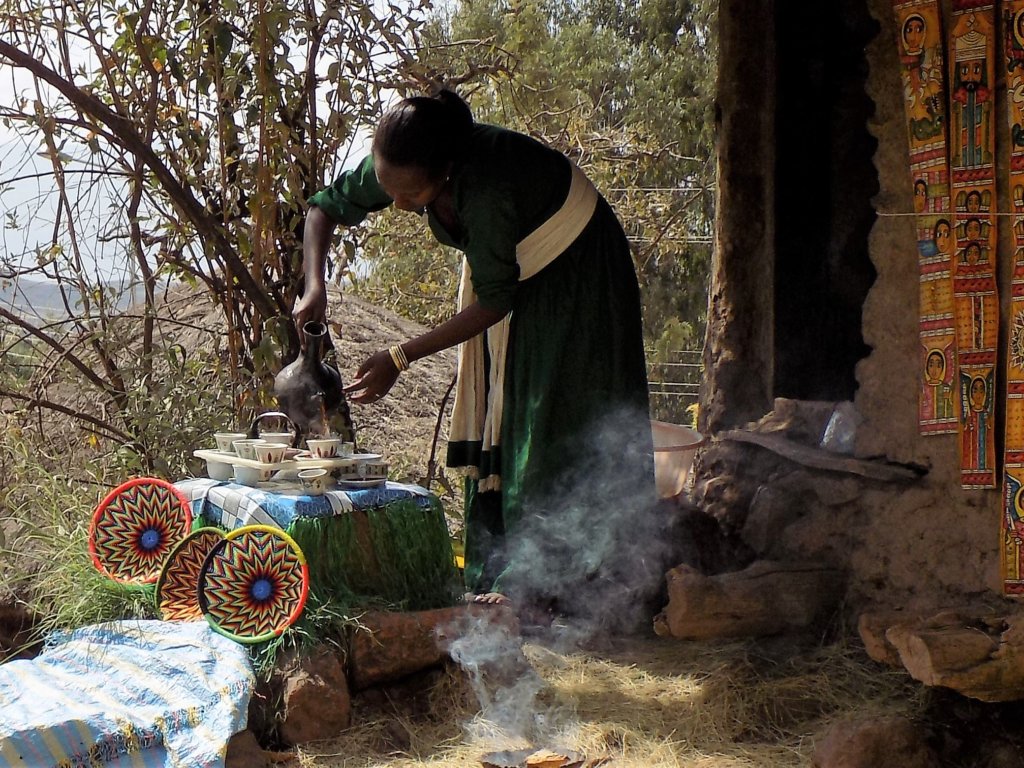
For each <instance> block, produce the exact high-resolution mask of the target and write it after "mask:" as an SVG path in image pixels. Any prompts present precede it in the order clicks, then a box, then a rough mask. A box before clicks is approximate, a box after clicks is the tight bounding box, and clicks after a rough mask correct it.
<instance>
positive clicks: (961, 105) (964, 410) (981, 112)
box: [948, 0, 999, 488]
mask: <svg viewBox="0 0 1024 768" xmlns="http://www.w3.org/2000/svg"><path fill="white" fill-rule="evenodd" d="M995 43H996V40H995V7H994V6H993V5H992V4H991V0H988V4H985V5H983V4H982V3H980V2H978V0H954V2H953V17H952V19H951V23H950V25H949V45H948V51H949V58H950V68H949V72H950V78H949V80H950V100H949V158H950V162H949V165H950V173H951V177H952V189H951V196H952V202H953V208H954V218H955V225H954V239H955V241H956V245H955V256H954V259H953V302H954V308H955V315H956V341H957V378H956V380H957V384H958V394H959V400H960V403H959V405H960V422H959V437H960V484H961V485H962V486H963V487H964V488H995V487H996V461H995V366H996V346H997V344H998V335H999V299H998V296H997V293H996V276H995V261H996V258H995V255H996V226H995V216H994V215H993V214H994V212H995V210H996V187H995V109H994V106H995V104H994V102H995V99H994V96H995V91H994V88H993V84H994V82H995V49H996V46H995Z"/></svg>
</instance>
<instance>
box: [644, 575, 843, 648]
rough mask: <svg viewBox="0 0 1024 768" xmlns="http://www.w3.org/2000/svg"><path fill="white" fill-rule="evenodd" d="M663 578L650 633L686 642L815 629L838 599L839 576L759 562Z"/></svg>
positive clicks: (841, 591)
mask: <svg viewBox="0 0 1024 768" xmlns="http://www.w3.org/2000/svg"><path fill="white" fill-rule="evenodd" d="M666 578H667V580H668V605H667V606H665V610H664V611H662V613H661V614H659V615H658V616H657V617H655V631H656V632H657V633H658V634H660V635H671V636H673V637H679V638H685V639H692V640H700V639H711V638H719V637H760V636H765V635H775V634H781V633H786V632H793V631H805V630H808V629H811V628H815V627H818V626H820V625H821V624H823V623H824V622H825V621H827V620H828V619H829V618H830V617H831V616H832V615H833V614H834V613H835V611H836V610H837V606H838V604H839V600H840V599H841V597H842V594H843V579H842V575H841V574H840V573H839V572H838V571H836V570H835V569H832V568H829V567H827V566H824V565H821V564H817V563H785V562H771V561H767V560H761V561H758V562H756V563H754V564H753V565H751V566H750V567H748V568H746V569H744V570H742V571H735V572H732V573H723V574H718V575H716V576H705V575H703V574H701V573H700V572H698V571H697V570H695V569H693V568H690V567H689V566H685V565H680V566H678V567H676V568H673V569H672V570H671V571H669V572H668V574H666Z"/></svg>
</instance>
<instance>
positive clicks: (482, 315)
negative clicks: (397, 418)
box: [345, 302, 507, 403]
mask: <svg viewBox="0 0 1024 768" xmlns="http://www.w3.org/2000/svg"><path fill="white" fill-rule="evenodd" d="M505 314H507V313H502V312H496V311H494V310H490V309H485V308H484V307H481V306H480V304H479V303H476V302H474V303H473V304H470V305H469V306H468V307H466V308H465V309H464V310H462V311H461V312H459V313H458V314H457V315H455V317H453V318H451V319H450V320H446V321H445V322H443V323H441V324H440V325H439V326H437V327H436V328H434V329H432V330H430V331H427V332H426V333H424V334H422V335H421V336H417V337H416V338H414V339H410V340H409V341H407V342H405V343H404V344H402V345H401V346H402V350H403V351H404V352H405V356H406V358H407V359H408V360H409V362H410V363H411V362H412V361H413V360H419V359H420V358H423V357H427V356H428V355H432V354H434V353H435V352H440V351H441V350H442V349H448V348H449V347H454V346H455V345H456V344H461V343H462V342H464V341H468V340H469V339H471V338H473V337H474V336H476V335H477V334H479V333H483V332H484V331H486V330H487V329H488V328H490V327H491V326H492V325H494V324H495V323H496V322H498V321H499V320H501V319H502V318H503V317H504V316H505ZM397 380H398V369H397V368H396V367H395V363H394V362H393V361H392V359H391V355H390V354H389V353H388V351H387V350H381V351H380V352H376V353H375V354H373V355H372V356H371V357H370V358H369V359H368V360H367V361H366V362H364V363H363V364H362V365H361V366H359V370H358V371H357V373H356V379H355V381H353V382H352V383H351V384H349V385H348V386H347V387H345V392H346V393H355V394H353V396H352V400H353V401H354V402H356V403H369V402H373V401H375V400H379V399H380V398H382V397H384V395H386V394H387V393H388V391H389V390H390V389H391V387H393V386H394V385H395V381H397Z"/></svg>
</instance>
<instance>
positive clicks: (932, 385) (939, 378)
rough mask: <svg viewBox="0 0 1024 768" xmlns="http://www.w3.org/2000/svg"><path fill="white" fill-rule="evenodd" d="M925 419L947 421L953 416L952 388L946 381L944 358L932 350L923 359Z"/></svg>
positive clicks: (940, 352) (938, 351)
mask: <svg viewBox="0 0 1024 768" xmlns="http://www.w3.org/2000/svg"><path fill="white" fill-rule="evenodd" d="M924 385H925V395H926V397H925V418H929V419H948V418H950V417H952V416H953V393H952V387H951V386H950V385H949V384H948V383H947V381H946V356H945V355H944V354H943V353H942V351H941V350H938V349H933V350H930V351H929V352H928V355H927V358H926V359H925V371H924Z"/></svg>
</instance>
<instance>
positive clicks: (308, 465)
mask: <svg viewBox="0 0 1024 768" xmlns="http://www.w3.org/2000/svg"><path fill="white" fill-rule="evenodd" d="M192 455H193V456H195V457H196V458H198V459H205V460H206V461H220V462H223V463H225V464H232V465H239V466H243V467H255V468H256V469H273V470H282V469H289V470H295V471H297V470H300V469H344V468H345V467H356V466H359V465H360V464H365V463H366V462H368V461H379V460H380V458H381V455H380V454H379V453H354V454H352V455H351V456H338V457H336V458H333V459H314V458H295V459H285V460H284V461H279V462H277V463H276V464H264V463H263V462H261V461H256V459H243V458H240V457H239V456H238V454H235V453H226V452H224V451H218V450H216V449H212V448H211V449H205V448H199V449H197V450H194V451H192Z"/></svg>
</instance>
